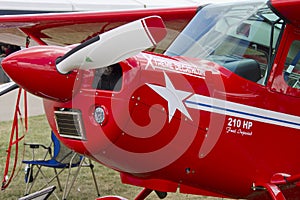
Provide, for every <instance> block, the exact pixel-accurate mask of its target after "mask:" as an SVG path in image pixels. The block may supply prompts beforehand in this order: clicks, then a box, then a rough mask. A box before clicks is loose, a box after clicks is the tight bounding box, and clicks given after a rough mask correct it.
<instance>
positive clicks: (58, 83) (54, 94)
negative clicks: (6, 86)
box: [1, 46, 77, 102]
mask: <svg viewBox="0 0 300 200" xmlns="http://www.w3.org/2000/svg"><path fill="white" fill-rule="evenodd" d="M69 50H70V49H69V48H65V47H50V46H37V47H31V48H28V49H24V50H21V51H18V52H16V53H13V54H11V55H9V56H8V57H6V58H4V59H3V61H2V63H1V64H2V68H3V69H4V71H5V72H6V73H7V75H8V76H9V77H10V78H11V79H12V80H13V81H15V82H16V83H17V84H18V85H19V86H20V87H22V88H24V89H25V90H27V91H28V92H30V93H32V94H34V95H37V96H39V97H42V98H47V99H51V100H55V101H63V102H65V101H68V100H70V99H71V98H72V93H73V91H74V81H75V79H76V74H77V73H76V72H74V71H73V72H71V73H69V74H67V75H62V74H60V73H59V72H58V71H57V70H56V66H55V60H56V59H57V58H58V57H60V56H63V55H64V54H65V53H66V52H67V51H69Z"/></svg>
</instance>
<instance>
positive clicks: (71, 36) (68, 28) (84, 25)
mask: <svg viewBox="0 0 300 200" xmlns="http://www.w3.org/2000/svg"><path fill="white" fill-rule="evenodd" d="M196 11H197V7H186V8H164V9H144V10H131V11H130V10H124V11H112V12H107V11H106V12H77V13H56V14H37V15H16V16H0V42H4V43H9V44H13V45H18V46H25V45H26V39H27V38H28V36H29V37H30V38H31V41H32V42H31V43H30V46H34V45H38V44H39V45H60V46H66V45H72V44H77V43H82V42H84V41H86V40H87V39H89V38H91V37H93V36H95V35H97V34H100V33H103V32H106V31H108V30H111V29H113V28H115V27H118V26H120V25H123V24H125V23H128V22H131V21H134V20H136V19H140V18H143V17H147V16H152V15H158V16H160V17H162V19H163V21H164V22H165V24H166V27H167V29H168V35H167V37H166V39H164V41H163V42H161V43H160V44H159V45H158V46H157V47H156V48H157V49H162V50H163V49H166V47H168V45H169V44H170V43H171V42H172V41H173V39H174V38H175V37H176V36H177V35H178V33H179V32H180V31H181V30H182V29H183V28H184V27H185V26H186V25H187V23H188V22H189V21H190V20H191V19H192V17H193V16H194V15H195V14H196Z"/></svg>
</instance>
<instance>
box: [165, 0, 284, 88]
mask: <svg viewBox="0 0 300 200" xmlns="http://www.w3.org/2000/svg"><path fill="white" fill-rule="evenodd" d="M283 27H284V21H283V20H282V19H281V18H280V17H278V16H277V15H276V14H275V13H274V12H273V11H272V10H271V9H270V8H269V6H268V5H267V3H266V2H265V1H251V2H248V3H245V2H243V3H238V2H237V3H234V4H233V3H226V4H215V5H214V4H212V5H208V6H205V7H203V8H202V9H201V10H200V11H199V12H198V13H197V15H196V16H195V17H194V19H193V20H192V21H191V22H190V23H189V24H188V26H187V27H186V28H185V29H184V31H183V32H182V33H181V34H180V35H179V36H178V38H177V39H176V40H175V41H174V42H173V44H172V45H171V46H170V47H169V49H168V50H167V51H166V53H165V54H166V55H169V56H185V57H191V58H199V59H206V60H209V61H213V62H216V63H218V64H219V65H222V66H224V67H226V68H227V69H229V70H231V71H233V72H234V73H236V74H238V75H240V76H242V77H243V78H246V79H248V80H251V81H254V82H258V81H260V82H261V83H262V84H264V82H265V81H266V78H267V75H268V65H269V63H270V62H271V61H272V57H273V53H274V51H273V50H274V49H275V48H276V44H277V41H278V38H279V35H280V33H281V30H282V28H283ZM249 63H252V65H251V64H249ZM233 66H235V67H233ZM249 67H250V68H249ZM241 68H244V69H241ZM249 73H250V74H252V75H251V76H250V77H246V76H245V75H249Z"/></svg>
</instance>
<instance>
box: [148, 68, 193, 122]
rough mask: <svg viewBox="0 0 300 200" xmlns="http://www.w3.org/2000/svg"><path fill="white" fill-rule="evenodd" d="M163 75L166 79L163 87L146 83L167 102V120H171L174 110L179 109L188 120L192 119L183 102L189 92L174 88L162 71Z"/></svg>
mask: <svg viewBox="0 0 300 200" xmlns="http://www.w3.org/2000/svg"><path fill="white" fill-rule="evenodd" d="M164 75H165V81H166V86H165V87H163V86H158V85H153V84H147V85H148V86H149V87H150V88H151V89H153V90H154V91H155V92H156V93H157V94H159V95H160V96H161V97H162V98H164V99H165V100H166V101H167V102H168V110H169V122H170V121H171V120H172V118H173V116H174V114H175V112H176V110H179V111H180V112H181V113H183V114H184V115H185V116H187V117H188V118H189V119H190V120H192V118H191V116H190V114H189V112H188V111H187V109H186V107H185V105H184V104H183V100H184V99H186V98H187V97H188V96H190V95H191V93H190V92H186V91H182V90H176V89H175V88H174V86H173V84H172V82H171V80H170V79H169V77H168V76H167V75H166V73H164Z"/></svg>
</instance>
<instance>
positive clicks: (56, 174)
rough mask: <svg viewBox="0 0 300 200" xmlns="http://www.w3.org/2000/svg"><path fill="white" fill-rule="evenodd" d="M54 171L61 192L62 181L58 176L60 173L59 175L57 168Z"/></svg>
mask: <svg viewBox="0 0 300 200" xmlns="http://www.w3.org/2000/svg"><path fill="white" fill-rule="evenodd" d="M53 169H54V173H55V178H56V180H57V184H58V187H59V190H60V191H62V187H61V183H60V180H59V177H58V175H59V174H60V173H59V174H58V173H57V170H56V168H53Z"/></svg>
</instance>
